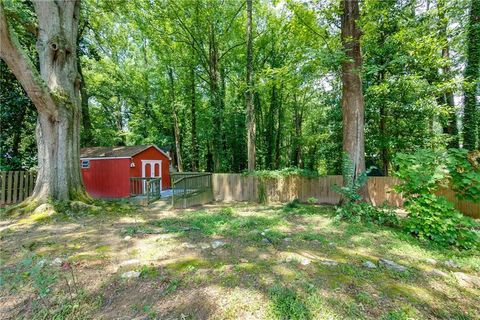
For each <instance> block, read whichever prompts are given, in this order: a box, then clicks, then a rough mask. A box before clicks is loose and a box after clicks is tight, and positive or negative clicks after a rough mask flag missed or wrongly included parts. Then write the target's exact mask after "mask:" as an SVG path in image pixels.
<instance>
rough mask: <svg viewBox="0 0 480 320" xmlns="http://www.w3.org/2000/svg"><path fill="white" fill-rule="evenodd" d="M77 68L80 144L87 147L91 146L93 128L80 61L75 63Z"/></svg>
mask: <svg viewBox="0 0 480 320" xmlns="http://www.w3.org/2000/svg"><path fill="white" fill-rule="evenodd" d="M77 67H78V74H79V76H80V79H81V83H80V95H81V97H82V104H81V107H82V127H83V131H82V135H81V143H82V145H84V146H86V147H88V146H91V145H92V144H93V133H92V131H93V127H92V120H91V119H90V109H89V106H88V98H89V95H88V91H87V86H86V84H85V80H84V78H83V74H82V66H81V64H80V61H78V63H77Z"/></svg>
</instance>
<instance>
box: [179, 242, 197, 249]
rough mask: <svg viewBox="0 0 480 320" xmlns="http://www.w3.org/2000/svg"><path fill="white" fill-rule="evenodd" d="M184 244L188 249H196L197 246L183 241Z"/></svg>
mask: <svg viewBox="0 0 480 320" xmlns="http://www.w3.org/2000/svg"><path fill="white" fill-rule="evenodd" d="M182 246H183V247H184V248H187V249H195V248H196V247H197V246H196V245H194V244H191V243H188V242H184V243H182Z"/></svg>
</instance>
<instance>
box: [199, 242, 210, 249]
mask: <svg viewBox="0 0 480 320" xmlns="http://www.w3.org/2000/svg"><path fill="white" fill-rule="evenodd" d="M200 248H202V250H206V249H209V248H210V245H209V244H208V243H202V244H200Z"/></svg>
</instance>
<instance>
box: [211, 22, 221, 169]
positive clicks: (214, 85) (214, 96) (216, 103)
mask: <svg viewBox="0 0 480 320" xmlns="http://www.w3.org/2000/svg"><path fill="white" fill-rule="evenodd" d="M208 53H209V61H208V74H209V78H210V79H209V80H210V81H209V83H210V104H211V107H212V109H213V123H212V125H213V127H214V128H215V130H213V132H212V134H213V137H212V138H213V139H212V140H213V144H212V158H213V170H214V171H215V172H218V171H220V169H221V161H222V154H223V152H222V150H223V146H222V138H223V130H222V113H223V112H222V111H223V110H222V104H223V102H222V93H221V92H220V91H221V90H220V89H221V88H220V81H221V79H220V77H221V76H220V66H219V56H218V48H217V43H216V38H215V28H214V25H213V23H212V24H211V25H210V30H209V50H208Z"/></svg>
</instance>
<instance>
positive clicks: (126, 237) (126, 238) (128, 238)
mask: <svg viewBox="0 0 480 320" xmlns="http://www.w3.org/2000/svg"><path fill="white" fill-rule="evenodd" d="M130 239H132V237H131V236H125V238H123V240H125V241H128V240H130Z"/></svg>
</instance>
